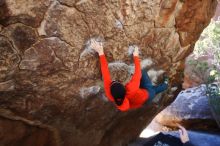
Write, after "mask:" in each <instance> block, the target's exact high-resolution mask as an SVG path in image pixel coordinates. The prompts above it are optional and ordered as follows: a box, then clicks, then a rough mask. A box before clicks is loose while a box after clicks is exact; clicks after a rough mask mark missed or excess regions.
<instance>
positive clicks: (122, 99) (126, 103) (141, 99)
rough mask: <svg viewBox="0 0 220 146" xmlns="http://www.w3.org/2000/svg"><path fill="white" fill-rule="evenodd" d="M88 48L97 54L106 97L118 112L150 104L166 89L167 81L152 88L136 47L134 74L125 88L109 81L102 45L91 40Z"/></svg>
mask: <svg viewBox="0 0 220 146" xmlns="http://www.w3.org/2000/svg"><path fill="white" fill-rule="evenodd" d="M90 47H91V48H92V49H94V50H95V51H96V52H97V53H98V54H99V59H100V63H101V72H102V76H103V81H104V88H105V93H106V96H107V98H108V99H109V100H110V101H112V102H114V103H115V104H116V107H117V108H118V109H119V110H121V111H127V110H129V109H134V108H139V107H141V106H142V105H143V104H144V103H145V102H149V103H150V102H151V101H152V99H153V98H154V97H155V95H156V94H158V93H160V92H162V91H164V90H166V89H167V88H168V80H166V81H165V82H164V83H162V84H160V85H158V86H153V85H152V83H151V80H150V78H149V76H148V74H147V72H146V71H144V70H142V71H141V67H140V61H139V57H138V56H139V48H138V47H137V46H134V51H133V59H134V64H135V72H134V74H133V76H132V79H131V80H130V81H129V82H128V83H127V84H126V85H125V86H124V85H123V84H122V83H120V82H119V81H112V80H111V77H110V72H109V69H108V63H107V60H106V58H105V54H104V50H103V45H102V43H101V42H97V41H95V40H94V39H92V40H91V44H90Z"/></svg>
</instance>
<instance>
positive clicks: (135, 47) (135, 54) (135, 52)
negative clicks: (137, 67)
mask: <svg viewBox="0 0 220 146" xmlns="http://www.w3.org/2000/svg"><path fill="white" fill-rule="evenodd" d="M133 47H134V52H133V55H134V56H139V47H138V46H136V45H134V46H133Z"/></svg>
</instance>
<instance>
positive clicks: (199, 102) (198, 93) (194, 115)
mask: <svg viewBox="0 0 220 146" xmlns="http://www.w3.org/2000/svg"><path fill="white" fill-rule="evenodd" d="M208 98H210V97H208V96H207V95H206V85H201V86H198V87H194V88H189V89H186V90H183V91H181V92H180V93H179V95H178V96H177V98H176V99H175V101H174V102H173V103H172V104H171V105H169V106H168V107H167V108H165V109H164V110H163V111H162V112H160V113H159V114H158V115H157V116H156V117H155V118H154V120H153V121H152V122H151V124H150V125H149V126H148V129H151V130H153V131H169V130H174V129H176V127H177V124H181V125H183V126H184V127H186V128H187V129H188V128H189V129H193V130H206V131H219V128H218V125H217V123H216V121H215V118H214V117H213V114H212V112H211V107H210V104H209V99H208Z"/></svg>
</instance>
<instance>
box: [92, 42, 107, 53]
mask: <svg viewBox="0 0 220 146" xmlns="http://www.w3.org/2000/svg"><path fill="white" fill-rule="evenodd" d="M90 47H91V48H92V49H94V50H95V51H96V52H97V53H99V55H103V54H104V51H103V43H102V42H97V41H95V40H94V39H92V40H91V45H90Z"/></svg>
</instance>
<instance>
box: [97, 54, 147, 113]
mask: <svg viewBox="0 0 220 146" xmlns="http://www.w3.org/2000/svg"><path fill="white" fill-rule="evenodd" d="M99 58H100V63H101V71H102V77H103V81H104V89H105V94H106V96H107V97H108V99H109V100H110V101H112V102H114V98H113V97H112V95H111V91H110V86H111V82H112V80H111V76H110V72H109V69H108V63H107V60H106V58H105V55H100V56H99ZM133 58H134V64H135V72H134V75H133V76H132V79H131V80H130V82H128V83H127V84H126V85H125V89H126V94H125V99H124V101H123V103H122V105H120V106H117V105H116V104H115V105H116V107H117V108H118V109H119V110H121V111H127V110H129V109H132V108H139V107H141V106H142V105H143V103H144V102H145V101H146V100H147V99H148V97H149V93H148V92H147V90H145V89H141V88H139V86H140V80H141V67H140V61H139V58H138V57H137V56H134V57H133Z"/></svg>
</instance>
